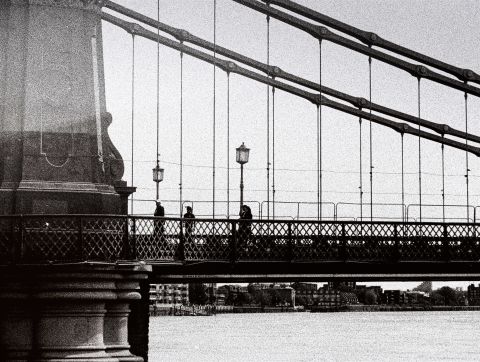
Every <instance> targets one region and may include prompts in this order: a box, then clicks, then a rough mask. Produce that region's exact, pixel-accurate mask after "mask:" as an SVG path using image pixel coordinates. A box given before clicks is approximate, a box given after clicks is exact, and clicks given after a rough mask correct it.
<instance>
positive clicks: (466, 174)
mask: <svg viewBox="0 0 480 362" xmlns="http://www.w3.org/2000/svg"><path fill="white" fill-rule="evenodd" d="M465 132H468V94H467V92H465ZM465 147H467V148H468V138H467V137H465ZM469 172H470V169H469V167H468V152H467V151H465V181H466V183H467V185H466V186H467V223H469V222H470V187H469V180H468V178H469Z"/></svg>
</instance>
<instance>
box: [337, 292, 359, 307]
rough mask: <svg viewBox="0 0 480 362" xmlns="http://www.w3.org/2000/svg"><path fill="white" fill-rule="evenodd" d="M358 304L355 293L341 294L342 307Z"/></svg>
mask: <svg viewBox="0 0 480 362" xmlns="http://www.w3.org/2000/svg"><path fill="white" fill-rule="evenodd" d="M352 304H358V298H357V295H356V294H355V293H353V292H340V305H352Z"/></svg>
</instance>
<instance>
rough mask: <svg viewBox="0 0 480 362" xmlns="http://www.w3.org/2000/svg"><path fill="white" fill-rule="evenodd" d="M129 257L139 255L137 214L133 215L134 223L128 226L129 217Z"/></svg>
mask: <svg viewBox="0 0 480 362" xmlns="http://www.w3.org/2000/svg"><path fill="white" fill-rule="evenodd" d="M127 230H128V231H129V232H127V259H134V260H136V259H137V258H138V255H137V219H136V218H135V216H132V225H131V227H130V228H128V219H127Z"/></svg>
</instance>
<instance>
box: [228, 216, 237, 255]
mask: <svg viewBox="0 0 480 362" xmlns="http://www.w3.org/2000/svg"><path fill="white" fill-rule="evenodd" d="M230 234H231V235H230V262H231V263H232V264H233V263H235V262H236V261H237V226H236V221H231V222H230Z"/></svg>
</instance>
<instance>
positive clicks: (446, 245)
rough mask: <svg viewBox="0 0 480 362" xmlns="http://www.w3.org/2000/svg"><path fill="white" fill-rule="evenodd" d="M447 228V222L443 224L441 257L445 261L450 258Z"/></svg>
mask: <svg viewBox="0 0 480 362" xmlns="http://www.w3.org/2000/svg"><path fill="white" fill-rule="evenodd" d="M447 228H448V226H447V224H443V258H444V260H445V261H449V260H450V241H449V238H448V229H447Z"/></svg>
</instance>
